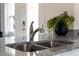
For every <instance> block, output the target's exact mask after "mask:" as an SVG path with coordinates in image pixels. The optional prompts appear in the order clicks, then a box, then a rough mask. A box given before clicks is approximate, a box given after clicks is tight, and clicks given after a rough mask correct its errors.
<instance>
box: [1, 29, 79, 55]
mask: <svg viewBox="0 0 79 59" xmlns="http://www.w3.org/2000/svg"><path fill="white" fill-rule="evenodd" d="M78 32H79V30H71V31H69V33H68V34H67V35H66V36H63V37H62V36H61V37H60V36H56V37H55V39H54V40H62V41H73V42H74V43H73V44H68V45H63V46H60V47H55V48H48V49H44V50H41V51H36V52H23V51H19V50H15V49H13V48H9V47H7V46H5V41H6V40H15V38H14V39H13V38H11V37H4V38H0V42H1V43H0V56H29V55H31V56H32V55H35V56H53V55H58V54H61V53H64V52H68V51H71V50H74V49H77V48H79V35H78ZM5 39H6V40H5Z"/></svg>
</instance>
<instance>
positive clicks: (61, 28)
mask: <svg viewBox="0 0 79 59" xmlns="http://www.w3.org/2000/svg"><path fill="white" fill-rule="evenodd" d="M66 25H67V24H65V23H64V22H63V21H62V20H60V21H59V22H58V23H57V24H56V27H55V33H56V34H57V35H58V36H64V35H66V34H67V33H68V31H69V29H68V26H66Z"/></svg>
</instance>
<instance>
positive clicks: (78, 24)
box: [74, 3, 79, 29]
mask: <svg viewBox="0 0 79 59" xmlns="http://www.w3.org/2000/svg"><path fill="white" fill-rule="evenodd" d="M74 17H75V21H74V29H79V3H75V4H74Z"/></svg>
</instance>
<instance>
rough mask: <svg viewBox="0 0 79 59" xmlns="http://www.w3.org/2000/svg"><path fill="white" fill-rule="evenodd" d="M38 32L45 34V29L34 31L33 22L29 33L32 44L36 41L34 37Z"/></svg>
mask: <svg viewBox="0 0 79 59" xmlns="http://www.w3.org/2000/svg"><path fill="white" fill-rule="evenodd" d="M38 31H40V33H43V32H44V30H43V28H37V29H36V30H35V31H33V21H32V22H31V25H30V33H29V38H30V42H33V41H34V36H35V34H36V33H37V32H38Z"/></svg>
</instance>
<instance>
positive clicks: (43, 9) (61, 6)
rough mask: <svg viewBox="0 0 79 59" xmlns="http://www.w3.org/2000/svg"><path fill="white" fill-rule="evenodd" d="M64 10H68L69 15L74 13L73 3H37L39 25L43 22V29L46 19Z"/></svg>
mask: <svg viewBox="0 0 79 59" xmlns="http://www.w3.org/2000/svg"><path fill="white" fill-rule="evenodd" d="M64 11H68V13H69V15H74V4H73V3H40V4H39V27H41V25H42V24H43V25H44V27H45V29H46V27H47V26H46V25H47V21H48V20H49V19H51V18H53V17H55V16H57V15H60V14H61V13H63V12H64Z"/></svg>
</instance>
